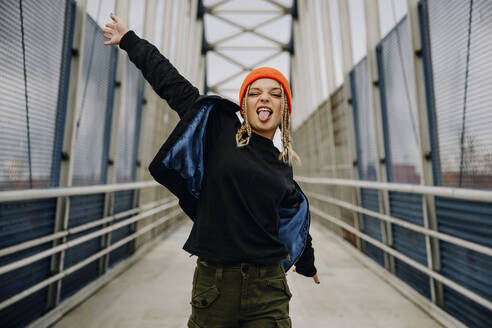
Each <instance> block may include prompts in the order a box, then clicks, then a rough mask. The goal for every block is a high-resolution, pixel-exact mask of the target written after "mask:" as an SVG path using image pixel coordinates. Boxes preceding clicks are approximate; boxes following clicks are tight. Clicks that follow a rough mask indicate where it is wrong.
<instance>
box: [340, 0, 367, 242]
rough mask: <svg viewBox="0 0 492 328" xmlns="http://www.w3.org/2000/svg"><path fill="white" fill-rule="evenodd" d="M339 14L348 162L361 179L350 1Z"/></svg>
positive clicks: (355, 197) (356, 199)
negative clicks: (348, 148)
mask: <svg viewBox="0 0 492 328" xmlns="http://www.w3.org/2000/svg"><path fill="white" fill-rule="evenodd" d="M337 5H338V15H339V21H340V33H341V40H342V59H343V77H344V83H343V99H344V100H343V105H342V106H343V107H344V112H345V119H346V127H347V129H348V130H349V131H347V139H348V140H347V144H348V145H350V151H349V152H348V162H349V163H353V168H352V171H351V179H359V174H358V172H357V161H356V160H357V153H356V149H355V148H356V147H355V143H356V140H355V124H354V118H353V115H352V114H353V110H352V102H351V101H350V99H351V98H352V95H351V90H350V77H349V73H350V69H351V68H352V65H353V57H352V32H351V26H350V11H349V5H348V1H346V0H338V1H337ZM353 190H354V191H353V193H352V203H353V204H355V205H360V203H361V202H360V199H361V197H360V189H359V188H355V189H353ZM352 213H353V219H354V227H355V228H356V229H357V230H359V231H361V230H362V224H361V223H362V220H361V215H360V213H359V212H356V211H353V212H352ZM356 245H357V248H358V249H361V247H362V243H361V239H360V238H359V237H356Z"/></svg>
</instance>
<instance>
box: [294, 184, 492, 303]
mask: <svg viewBox="0 0 492 328" xmlns="http://www.w3.org/2000/svg"><path fill="white" fill-rule="evenodd" d="M294 178H295V179H296V180H297V181H299V182H305V183H309V184H324V185H331V186H336V187H354V188H367V189H376V190H388V191H397V192H407V193H415V194H419V195H432V196H442V197H449V198H456V199H467V200H475V201H488V202H492V191H484V190H471V189H461V188H449V187H433V186H423V185H410V184H398V183H381V182H371V181H356V180H345V179H331V178H310V177H301V176H295V177H294ZM306 194H307V195H308V196H310V197H312V198H314V199H317V200H319V201H322V202H326V203H329V204H332V205H336V206H339V207H342V208H345V209H347V210H351V211H356V212H358V213H362V214H366V215H369V216H371V217H374V218H377V219H379V220H382V221H386V222H388V223H392V224H396V225H399V226H401V227H403V228H406V229H409V230H412V231H415V232H418V233H421V234H424V235H426V236H429V237H433V238H436V239H439V240H443V241H446V242H448V243H451V244H454V245H457V246H460V247H463V248H466V249H469V250H473V251H475V252H478V253H481V254H484V255H487V256H492V248H491V247H487V246H484V245H481V244H477V243H473V242H470V241H467V240H464V239H461V238H458V237H454V236H451V235H448V234H445V233H442V232H438V231H435V230H432V229H428V228H425V227H422V226H418V225H416V224H412V223H409V222H406V221H404V220H401V219H398V218H395V217H392V216H390V215H386V214H381V213H378V212H375V211H371V210H368V209H365V208H362V207H360V206H356V205H353V204H351V203H348V202H345V201H341V200H338V199H335V198H333V197H328V196H324V195H321V194H318V193H313V192H307V193H306ZM309 208H310V210H311V212H313V213H314V214H316V215H318V216H319V217H321V218H323V219H325V220H327V221H329V222H331V223H333V224H335V225H337V226H339V227H341V228H343V229H346V230H348V231H350V232H351V233H353V234H355V235H357V237H359V238H361V239H363V240H365V241H367V242H369V243H370V244H372V245H374V246H376V247H378V248H379V249H381V250H382V251H384V252H387V253H388V254H390V255H392V256H394V257H395V258H398V259H399V260H401V261H403V262H405V263H406V264H408V265H410V266H411V267H413V268H415V269H417V270H419V271H421V272H423V273H425V274H427V275H428V276H429V277H431V278H433V279H435V280H437V281H439V282H441V283H442V284H444V285H446V286H448V287H450V288H452V289H454V290H455V291H457V292H459V293H461V294H462V295H464V296H466V297H468V298H470V299H471V300H473V301H474V302H476V303H478V304H480V305H482V306H484V307H485V308H487V309H489V310H492V302H491V301H490V300H488V299H486V298H484V297H483V296H481V295H478V294H477V293H475V292H473V291H471V290H469V289H467V288H466V287H464V286H462V285H460V284H458V283H456V282H454V281H452V280H450V279H449V278H447V277H445V276H443V275H442V274H440V273H438V272H436V271H434V270H432V269H430V268H428V267H426V266H425V265H422V264H420V263H418V262H417V261H415V260H413V259H411V258H409V257H408V256H406V255H404V254H402V253H401V252H399V251H397V250H395V249H393V248H391V247H389V246H388V245H385V244H384V243H382V242H380V241H378V240H376V239H374V238H372V237H370V236H369V235H367V234H365V233H363V232H361V231H359V230H357V229H356V228H354V227H352V226H351V225H349V224H347V223H345V222H343V221H342V220H341V219H339V218H336V217H333V216H331V215H329V214H327V213H325V212H323V211H322V210H320V209H318V208H316V207H313V206H311V205H310V206H309Z"/></svg>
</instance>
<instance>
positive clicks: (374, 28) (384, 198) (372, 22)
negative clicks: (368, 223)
mask: <svg viewBox="0 0 492 328" xmlns="http://www.w3.org/2000/svg"><path fill="white" fill-rule="evenodd" d="M364 12H365V17H366V36H367V60H368V64H369V79H370V80H369V83H370V90H371V91H370V92H371V97H372V109H373V113H372V115H373V117H374V129H375V132H376V148H377V155H378V159H379V160H378V166H377V175H378V180H379V181H380V182H386V181H387V177H386V158H385V149H384V137H383V123H382V115H381V100H380V88H379V85H380V84H379V74H378V66H377V57H376V51H375V49H376V46H377V45H378V43H379V41H380V38H381V37H380V28H379V8H378V0H368V1H365V2H364ZM379 211H380V212H381V213H384V214H388V213H389V197H388V191H386V190H384V191H379ZM380 226H381V235H382V239H383V243H384V244H385V245H388V246H391V244H392V238H391V224H390V223H388V222H385V221H380ZM384 265H385V267H386V269H387V270H389V271H391V272H394V259H393V257H392V256H390V255H389V254H387V253H384Z"/></svg>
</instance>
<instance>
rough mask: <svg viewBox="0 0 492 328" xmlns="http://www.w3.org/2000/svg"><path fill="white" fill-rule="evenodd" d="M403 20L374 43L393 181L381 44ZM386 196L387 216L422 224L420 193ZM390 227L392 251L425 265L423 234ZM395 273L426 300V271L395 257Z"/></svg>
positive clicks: (388, 171)
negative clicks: (388, 212) (387, 197)
mask: <svg viewBox="0 0 492 328" xmlns="http://www.w3.org/2000/svg"><path fill="white" fill-rule="evenodd" d="M406 19H407V16H405V17H403V18H402V19H401V20H400V21H399V22H398V23H397V24H396V25H395V27H394V28H393V29H392V30H391V31H389V32H388V34H387V35H386V36H385V37H384V38H383V39H382V40H381V41H380V42H379V43H378V45H377V46H376V58H377V67H378V76H379V95H380V101H381V114H382V121H383V122H382V123H383V140H384V147H385V158H386V162H385V165H386V172H387V176H386V177H387V181H389V182H392V181H393V174H392V165H391V164H392V157H391V147H390V142H391V141H390V133H389V131H390V130H389V124H390V122H389V120H388V104H387V100H386V79H385V76H386V72H385V70H384V60H385V59H384V56H383V47H384V45H385V44H386V42H388V41H387V40H388V39H389V38H391V37H392V35H393V33H398V28H399V27H400V26H401V25H402V24H403V23H404V22H405V20H406ZM388 196H389V205H390V215H391V216H394V217H397V218H399V219H402V220H405V221H407V222H411V223H414V224H418V225H420V226H423V225H424V217H423V209H422V196H420V195H415V194H409V193H401V192H393V191H389V192H388ZM391 229H392V235H393V245H392V247H393V248H394V249H395V250H397V251H399V252H401V253H403V254H405V255H407V256H409V257H410V258H412V259H414V260H416V261H418V262H419V263H421V264H423V265H425V266H427V253H426V245H425V237H424V235H422V234H420V233H417V232H414V231H411V230H408V229H405V228H403V227H400V226H398V225H392V227H391ZM395 274H396V276H397V277H399V278H400V279H402V280H403V281H405V282H406V283H407V284H409V285H410V286H411V287H413V288H414V289H416V290H417V291H418V292H419V293H421V294H422V295H423V296H425V297H426V298H428V299H430V297H431V293H430V280H429V277H428V276H427V275H426V274H424V273H422V272H421V271H419V270H417V269H415V268H413V267H412V266H410V265H408V264H406V263H405V262H403V261H400V260H399V259H395Z"/></svg>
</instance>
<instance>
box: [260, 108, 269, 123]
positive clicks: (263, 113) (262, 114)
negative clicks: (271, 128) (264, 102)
mask: <svg viewBox="0 0 492 328" xmlns="http://www.w3.org/2000/svg"><path fill="white" fill-rule="evenodd" d="M258 116H259V118H260V121H262V122H265V121H266V120H268V118H269V117H270V112H268V111H266V110H262V111H261V112H260V113H259V114H258Z"/></svg>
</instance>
